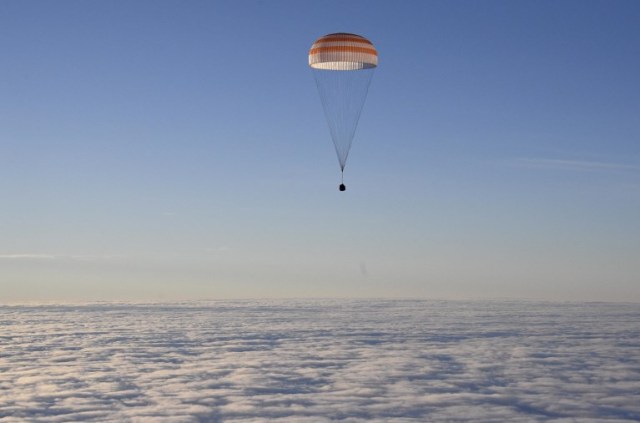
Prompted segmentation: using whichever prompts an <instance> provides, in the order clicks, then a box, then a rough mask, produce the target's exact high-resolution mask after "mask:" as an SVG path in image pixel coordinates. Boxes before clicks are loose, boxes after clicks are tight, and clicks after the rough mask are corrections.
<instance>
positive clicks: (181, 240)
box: [0, 0, 640, 303]
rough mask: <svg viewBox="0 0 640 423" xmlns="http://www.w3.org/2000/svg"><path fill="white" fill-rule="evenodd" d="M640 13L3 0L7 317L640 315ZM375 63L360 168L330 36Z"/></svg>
mask: <svg viewBox="0 0 640 423" xmlns="http://www.w3.org/2000/svg"><path fill="white" fill-rule="evenodd" d="M639 20H640V3H638V2H637V1H560V2H558V1H535V2H534V1H482V2H477V1H455V2H451V1H403V2H391V1H349V2H343V1H323V2H312V1H299V0H296V1H293V0H292V1H270V2H267V1H245V0H240V1H236V0H234V1H215V2H213V1H136V2H118V1H58V2H46V1H28V0H27V1H14V0H4V1H1V2H0V51H2V58H1V60H0V64H1V66H0V303H11V302H31V301H85V300H92V301H93V300H175V299H216V298H274V297H275V298H291V297H419V298H452V299H459V298H502V297H508V298H535V299H549V300H562V301H564V300H605V301H640V276H639V275H640V260H639V257H640V221H639V219H638V216H640V77H639V76H638V75H640V27H639V26H638V25H637V22H638V21H639ZM333 32H352V33H357V34H361V35H363V36H365V37H367V38H368V39H370V40H371V41H372V42H373V43H374V44H375V46H376V48H377V50H378V53H379V60H380V62H379V67H378V68H377V69H376V72H375V75H374V77H373V81H372V83H371V87H370V90H369V95H368V98H367V102H366V104H365V106H364V110H363V113H362V116H361V119H360V122H359V126H358V130H357V133H356V136H355V140H354V143H353V147H352V150H351V154H350V156H349V161H348V163H347V167H346V170H345V183H346V185H347V187H348V188H347V191H346V192H339V191H338V189H337V186H338V184H339V183H340V169H339V165H338V161H337V159H336V157H335V152H334V150H333V146H332V144H331V139H330V135H329V130H328V128H327V125H326V122H325V120H324V116H323V112H322V106H321V103H320V100H319V96H318V93H317V89H316V86H315V82H314V80H313V76H312V73H311V70H310V69H309V67H308V64H307V54H308V49H309V47H310V46H311V44H312V43H313V41H315V40H316V39H317V38H318V37H320V36H322V35H325V34H328V33H333Z"/></svg>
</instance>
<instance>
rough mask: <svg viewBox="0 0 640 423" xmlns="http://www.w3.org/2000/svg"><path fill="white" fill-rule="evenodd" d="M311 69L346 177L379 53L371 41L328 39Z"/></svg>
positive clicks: (313, 53) (315, 52) (342, 36)
mask: <svg viewBox="0 0 640 423" xmlns="http://www.w3.org/2000/svg"><path fill="white" fill-rule="evenodd" d="M309 66H310V67H311V68H312V69H313V74H314V77H315V79H316V85H317V86H318V92H319V93H320V99H321V100H322V107H323V109H324V114H325V117H326V118H327V123H328V125H329V130H330V132H331V138H332V139H333V144H334V146H335V149H336V154H337V156H338V161H339V163H340V170H341V171H342V172H343V173H344V167H345V165H346V163H347V157H348V155H349V151H350V150H351V143H352V141H353V137H354V135H355V132H356V127H357V126H358V120H359V119H360V112H361V111H362V106H363V105H364V101H365V99H366V98H367V92H368V91H369V84H370V82H371V77H372V76H373V71H374V70H375V68H376V67H377V66H378V52H377V51H376V48H375V47H374V46H373V44H372V43H371V41H369V40H367V39H366V38H364V37H362V36H360V35H356V34H349V33H345V32H339V33H336V34H329V35H325V36H324V37H320V38H318V39H317V40H316V42H315V43H313V45H312V46H311V49H310V50H309Z"/></svg>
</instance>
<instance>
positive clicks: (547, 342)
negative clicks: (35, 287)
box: [0, 300, 640, 422]
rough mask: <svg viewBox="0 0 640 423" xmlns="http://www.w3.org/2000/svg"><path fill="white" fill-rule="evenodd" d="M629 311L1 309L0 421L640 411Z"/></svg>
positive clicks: (523, 307) (557, 416)
mask: <svg viewBox="0 0 640 423" xmlns="http://www.w3.org/2000/svg"><path fill="white" fill-rule="evenodd" d="M639 318H640V305H637V304H606V303H590V304H564V303H557V304H556V303H534V302H504V301H503V302H487V301H484V302H447V301H410V300H405V301H399V300H384V301H382V300H381V301H378V300H362V301H357V300H299V301H292V300H288V301H275V300H274V301H220V302H206V303H205V302H195V303H191V302H187V303H180V304H93V305H82V306H70V305H59V306H51V305H47V306H0V328H1V329H2V330H0V422H13V421H24V420H29V421H47V422H62V421H101V422H105V421H106V422H109V421H112V422H123V421H124V422H126V421H158V420H162V421H175V422H188V421H214V422H215V421H234V422H257V421H264V420H272V421H295V422H323V421H325V422H329V421H348V422H361V421H362V422H364V421H371V420H376V421H397V422H408V421H416V422H418V421H420V422H421V421H453V422H455V421H470V420H474V421H515V422H517V421H523V422H524V421H527V422H531V421H545V422H547V421H557V422H560V421H573V420H572V419H583V420H589V419H593V420H607V421H637V420H640V404H639V403H638V401H637V396H636V394H637V392H638V391H639V390H640V355H639V354H638V353H637V351H638V350H639V348H640V328H639V327H638V325H637V322H638V321H639Z"/></svg>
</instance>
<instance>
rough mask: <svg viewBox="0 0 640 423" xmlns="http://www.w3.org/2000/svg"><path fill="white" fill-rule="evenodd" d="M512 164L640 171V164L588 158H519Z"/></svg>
mask: <svg viewBox="0 0 640 423" xmlns="http://www.w3.org/2000/svg"><path fill="white" fill-rule="evenodd" d="M512 165H514V166H518V167H527V168H538V169H555V170H567V171H579V172H595V171H640V166H638V165H632V164H624V163H613V162H599V161H588V160H566V159H543V158H519V159H515V160H513V161H512Z"/></svg>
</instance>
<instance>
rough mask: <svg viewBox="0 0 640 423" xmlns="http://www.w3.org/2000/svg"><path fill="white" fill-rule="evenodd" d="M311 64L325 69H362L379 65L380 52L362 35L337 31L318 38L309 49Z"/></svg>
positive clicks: (316, 67)
mask: <svg viewBox="0 0 640 423" xmlns="http://www.w3.org/2000/svg"><path fill="white" fill-rule="evenodd" d="M309 66H311V67H312V68H314V69H324V70H336V71H337V70H341V71H349V70H360V69H370V68H375V67H376V66H378V52H377V51H376V48H375V47H374V46H373V43H371V41H369V40H367V39H366V38H364V37H361V36H360V35H355V34H347V33H342V32H341V33H337V34H329V35H325V36H324V37H320V38H318V40H317V41H316V42H315V43H313V45H312V46H311V50H309Z"/></svg>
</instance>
